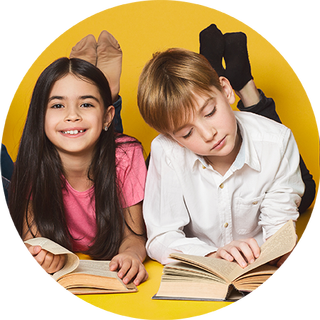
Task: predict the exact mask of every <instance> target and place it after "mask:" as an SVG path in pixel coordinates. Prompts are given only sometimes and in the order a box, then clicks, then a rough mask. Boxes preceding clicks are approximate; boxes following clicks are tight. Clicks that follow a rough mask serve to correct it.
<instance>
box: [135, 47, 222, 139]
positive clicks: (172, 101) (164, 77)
mask: <svg viewBox="0 0 320 320" xmlns="http://www.w3.org/2000/svg"><path fill="white" fill-rule="evenodd" d="M212 87H215V88H216V89H218V90H219V91H221V90H222V88H221V85H220V81H219V76H218V75H217V73H216V72H215V70H214V69H213V68H212V67H211V65H210V63H209V62H208V61H207V60H206V59H205V58H204V57H203V56H202V55H200V54H198V53H195V52H192V51H189V50H186V49H176V48H174V49H168V50H166V51H164V52H162V53H155V54H154V55H153V57H152V59H151V60H150V61H149V62H147V64H146V65H145V66H144V68H143V70H142V73H141V75H140V79H139V85H138V107H139V110H140V113H141V115H142V117H143V119H144V120H145V121H146V122H147V123H148V124H149V125H150V126H151V127H153V128H154V129H156V130H157V131H158V132H160V133H169V132H173V131H174V129H175V128H177V127H180V126H181V125H182V124H184V123H185V122H186V121H187V120H188V117H189V116H190V111H193V110H194V105H195V94H197V95H200V94H204V95H207V96H212V95H213V90H212V89H213V88H212Z"/></svg>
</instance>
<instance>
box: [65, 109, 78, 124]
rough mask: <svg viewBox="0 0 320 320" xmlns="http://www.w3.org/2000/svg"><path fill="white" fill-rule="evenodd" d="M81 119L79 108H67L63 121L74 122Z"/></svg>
mask: <svg viewBox="0 0 320 320" xmlns="http://www.w3.org/2000/svg"><path fill="white" fill-rule="evenodd" d="M81 119H82V118H81V115H80V112H79V110H77V108H68V110H67V115H66V117H65V121H68V122H75V121H80V120H81Z"/></svg>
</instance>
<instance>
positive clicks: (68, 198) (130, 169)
mask: <svg viewBox="0 0 320 320" xmlns="http://www.w3.org/2000/svg"><path fill="white" fill-rule="evenodd" d="M130 140H132V138H130V137H121V138H119V141H130ZM116 161H117V178H118V183H119V184H120V188H121V190H122V192H123V196H124V201H122V207H123V208H126V207H131V206H133V205H135V204H137V203H139V202H140V201H142V200H143V197H144V187H145V180H146V174H147V169H146V165H145V161H144V158H143V153H142V148H141V146H140V145H137V144H122V145H120V146H119V147H118V148H117V150H116ZM63 201H64V206H65V213H66V219H67V225H68V228H69V231H70V233H71V235H72V237H73V239H75V240H74V241H73V251H75V252H77V251H86V250H88V249H89V246H90V245H92V241H93V239H94V237H95V234H96V215H95V199H94V186H92V187H91V188H90V189H88V190H86V191H83V192H79V191H77V190H75V189H73V188H72V186H71V185H70V184H69V183H68V181H67V183H66V190H63Z"/></svg>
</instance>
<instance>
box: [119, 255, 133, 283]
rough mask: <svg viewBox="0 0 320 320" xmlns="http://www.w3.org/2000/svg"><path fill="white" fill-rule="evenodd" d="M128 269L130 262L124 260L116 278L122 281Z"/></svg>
mask: <svg viewBox="0 0 320 320" xmlns="http://www.w3.org/2000/svg"><path fill="white" fill-rule="evenodd" d="M130 268H131V261H128V260H125V261H124V262H123V264H122V266H121V267H120V270H119V271H118V277H119V278H120V279H122V278H123V277H124V276H125V275H126V274H127V272H128V271H129V269H130ZM123 280H124V279H123ZM130 280H131V278H130ZM128 282H129V281H128Z"/></svg>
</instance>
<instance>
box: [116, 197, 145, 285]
mask: <svg viewBox="0 0 320 320" xmlns="http://www.w3.org/2000/svg"><path fill="white" fill-rule="evenodd" d="M124 217H125V219H126V222H127V224H128V225H129V226H130V228H131V229H132V230H133V231H134V232H135V233H136V234H134V233H133V232H132V231H131V230H130V229H129V228H128V227H127V226H126V227H125V231H124V236H123V239H122V243H121V245H120V248H119V254H118V255H116V256H115V257H114V258H113V259H112V260H111V262H110V270H112V271H115V270H117V269H119V271H118V276H119V278H121V279H123V282H124V283H125V284H127V283H129V282H130V281H131V280H132V279H134V284H135V285H139V284H140V283H141V282H143V281H145V280H147V278H148V273H147V271H146V269H145V267H144V265H143V261H144V259H145V258H146V249H145V243H146V240H145V227H144V222H143V218H142V202H140V203H138V204H136V205H134V206H131V207H130V208H126V209H124Z"/></svg>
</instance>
